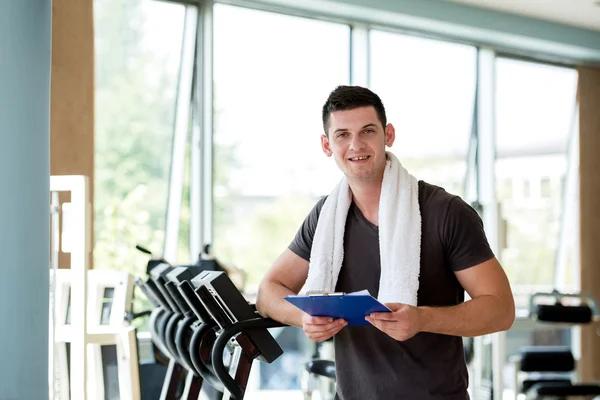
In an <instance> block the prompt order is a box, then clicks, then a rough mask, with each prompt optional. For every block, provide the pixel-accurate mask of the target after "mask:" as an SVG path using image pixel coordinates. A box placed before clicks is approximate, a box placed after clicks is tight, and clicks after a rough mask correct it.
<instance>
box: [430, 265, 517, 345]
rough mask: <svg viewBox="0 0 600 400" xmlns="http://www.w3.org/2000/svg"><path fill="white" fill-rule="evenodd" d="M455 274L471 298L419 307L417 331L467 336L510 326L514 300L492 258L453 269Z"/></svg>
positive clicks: (502, 329) (512, 319)
mask: <svg viewBox="0 0 600 400" xmlns="http://www.w3.org/2000/svg"><path fill="white" fill-rule="evenodd" d="M456 277H457V279H458V281H459V282H460V283H461V285H462V287H463V288H464V289H465V290H466V292H467V293H469V296H471V300H468V301H466V302H464V303H462V304H459V305H457V306H452V307H419V308H418V310H419V325H420V326H421V329H420V330H421V331H424V332H433V333H441V334H446V335H455V336H467V337H468V336H480V335H485V334H489V333H493V332H498V331H504V330H508V329H510V327H511V326H512V324H513V322H514V319H515V303H514V299H513V295H512V291H511V288H510V284H509V282H508V278H507V277H506V274H505V273H504V270H503V269H502V267H501V266H500V263H499V262H498V260H497V259H496V258H492V259H491V260H488V261H486V262H483V263H481V264H479V265H476V266H474V267H471V268H468V269H465V270H462V271H457V272H456Z"/></svg>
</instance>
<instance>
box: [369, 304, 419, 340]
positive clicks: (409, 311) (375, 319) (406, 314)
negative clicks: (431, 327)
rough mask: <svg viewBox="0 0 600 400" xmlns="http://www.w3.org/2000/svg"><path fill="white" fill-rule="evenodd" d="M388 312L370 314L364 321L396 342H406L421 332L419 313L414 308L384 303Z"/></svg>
mask: <svg viewBox="0 0 600 400" xmlns="http://www.w3.org/2000/svg"><path fill="white" fill-rule="evenodd" d="M385 305H386V307H387V308H389V309H390V310H392V312H391V313H389V312H380V313H372V314H371V315H370V316H367V317H366V318H365V319H366V320H367V321H369V322H370V323H371V325H373V326H374V327H375V328H377V329H379V330H380V331H382V332H384V333H386V334H388V335H389V336H390V337H392V338H394V339H396V340H400V341H403V340H407V339H410V338H411V337H413V336H415V335H416V334H417V333H419V332H420V331H421V321H420V318H419V311H418V310H417V308H416V307H413V306H409V305H406V304H401V303H386V304H385Z"/></svg>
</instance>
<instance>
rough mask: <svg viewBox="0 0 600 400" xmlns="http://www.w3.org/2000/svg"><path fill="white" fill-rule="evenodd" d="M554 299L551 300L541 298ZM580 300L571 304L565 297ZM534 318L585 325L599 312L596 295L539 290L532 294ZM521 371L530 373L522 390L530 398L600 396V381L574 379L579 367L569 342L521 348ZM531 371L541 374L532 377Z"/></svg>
mask: <svg viewBox="0 0 600 400" xmlns="http://www.w3.org/2000/svg"><path fill="white" fill-rule="evenodd" d="M544 298H546V299H551V302H550V303H549V304H548V303H547V302H546V303H543V302H540V299H544ZM566 299H571V300H574V299H575V300H577V302H578V303H579V304H568V303H566V302H565V301H564V300H566ZM529 312H530V318H532V319H534V320H537V321H540V322H543V323H549V324H561V325H564V324H567V325H568V326H571V325H584V324H589V323H591V322H592V321H593V318H594V316H598V309H597V307H596V303H595V301H594V299H593V298H591V297H590V296H586V295H583V294H564V293H559V292H558V291H553V292H552V293H536V294H534V295H532V296H531V299H530V305H529ZM517 365H518V371H521V372H522V373H527V374H528V378H526V379H524V380H523V381H522V383H521V386H520V388H517V390H519V392H520V393H523V394H525V395H526V398H527V399H547V398H560V399H568V398H573V397H577V398H582V397H583V398H593V397H595V396H600V385H598V384H591V383H580V382H574V381H573V380H572V379H571V378H570V377H569V374H571V373H573V372H574V371H575V369H576V361H575V358H574V357H573V353H572V351H571V348H570V347H568V346H528V347H524V348H522V349H521V350H520V357H519V362H518V363H517ZM531 374H535V375H537V377H535V378H529V376H531Z"/></svg>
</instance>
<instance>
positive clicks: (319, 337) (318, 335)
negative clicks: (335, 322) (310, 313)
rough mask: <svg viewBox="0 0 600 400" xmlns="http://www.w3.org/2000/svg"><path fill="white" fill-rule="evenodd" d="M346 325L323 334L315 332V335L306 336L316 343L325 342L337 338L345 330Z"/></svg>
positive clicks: (322, 332)
mask: <svg viewBox="0 0 600 400" xmlns="http://www.w3.org/2000/svg"><path fill="white" fill-rule="evenodd" d="M344 326H345V325H342V326H337V327H334V328H332V329H330V330H327V331H321V332H313V333H308V332H307V333H306V336H307V337H308V338H309V339H310V340H312V341H314V342H317V343H318V342H324V341H325V340H327V339H330V338H332V337H333V336H335V335H336V334H337V333H338V332H339V331H341V330H342V329H343V328H344Z"/></svg>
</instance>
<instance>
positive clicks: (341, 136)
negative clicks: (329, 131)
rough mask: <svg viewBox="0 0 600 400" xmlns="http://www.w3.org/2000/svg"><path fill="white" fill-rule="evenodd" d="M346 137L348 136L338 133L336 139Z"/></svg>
mask: <svg viewBox="0 0 600 400" xmlns="http://www.w3.org/2000/svg"><path fill="white" fill-rule="evenodd" d="M346 136H348V134H347V133H338V135H337V137H338V138H343V137H346Z"/></svg>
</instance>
